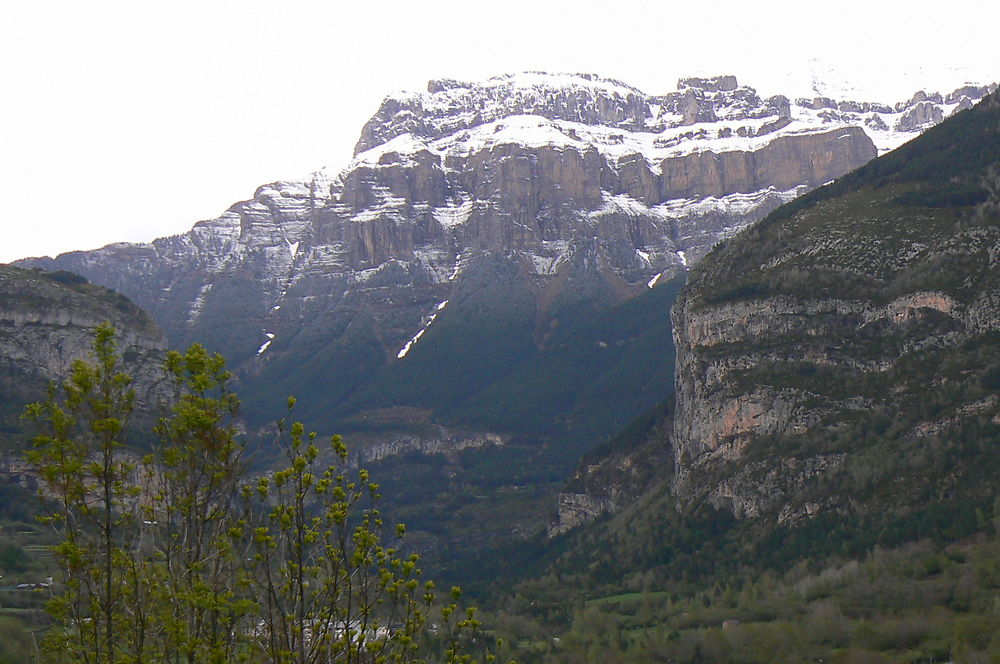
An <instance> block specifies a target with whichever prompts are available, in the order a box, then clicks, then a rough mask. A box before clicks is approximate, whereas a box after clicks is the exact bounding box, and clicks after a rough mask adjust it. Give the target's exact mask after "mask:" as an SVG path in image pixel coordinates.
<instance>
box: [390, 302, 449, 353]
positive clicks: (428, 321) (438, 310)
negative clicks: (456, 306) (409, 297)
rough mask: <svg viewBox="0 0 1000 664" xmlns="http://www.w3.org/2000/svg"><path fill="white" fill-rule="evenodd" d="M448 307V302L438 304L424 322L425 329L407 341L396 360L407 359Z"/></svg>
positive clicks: (422, 328) (421, 329)
mask: <svg viewBox="0 0 1000 664" xmlns="http://www.w3.org/2000/svg"><path fill="white" fill-rule="evenodd" d="M447 306H448V300H444V301H443V302H438V303H437V305H436V306H435V307H434V310H433V311H432V312H431V314H430V315H429V316H427V318H426V319H425V320H424V324H423V327H421V328H420V331H419V332H417V333H416V334H415V335H413V337H412V338H411V339H410V340H409V341H407V342H406V344H405V345H404V346H403V347H402V348H400V349H399V352H398V353H396V359H398V360H401V359H403V358H404V357H406V354H407V353H409V352H410V349H411V348H413V345H414V344H415V343H417V342H418V341H420V337H422V336H424V333H425V332H426V331H427V329H428V328H429V327H430V326H431V323H433V322H434V320H435V319H436V318H437V317H438V314H439V313H441V312H442V311H443V310H444V308H445V307H447Z"/></svg>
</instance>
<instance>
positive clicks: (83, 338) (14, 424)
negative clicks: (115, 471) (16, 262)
mask: <svg viewBox="0 0 1000 664" xmlns="http://www.w3.org/2000/svg"><path fill="white" fill-rule="evenodd" d="M104 322H110V323H111V324H112V325H114V327H115V328H116V330H117V331H118V342H119V348H120V350H121V352H122V355H123V357H124V358H125V360H126V361H127V362H128V365H129V371H130V372H131V373H132V374H133V376H134V378H135V388H136V397H137V401H138V405H139V407H140V408H144V407H145V408H146V409H151V408H153V407H155V406H157V405H159V403H160V401H161V400H163V399H164V398H166V396H167V395H166V394H165V392H164V389H165V383H164V381H163V378H164V376H163V375H162V369H161V363H162V361H163V357H162V354H163V352H164V350H165V348H166V339H165V338H164V336H163V333H162V332H161V331H160V329H159V328H158V327H157V326H156V324H155V323H154V322H153V321H152V319H151V318H150V317H149V316H148V315H147V314H145V313H144V312H142V311H141V310H140V309H139V308H138V307H136V306H135V305H134V304H132V303H131V302H129V301H128V300H127V299H126V298H124V297H123V296H121V295H119V294H118V293H114V292H112V291H109V290H107V289H105V288H101V287H98V286H94V285H92V284H88V283H86V282H85V281H84V280H83V279H81V278H80V277H78V276H77V275H75V274H70V273H45V272H42V271H39V270H21V269H18V268H14V267H9V266H0V423H2V433H0V441H3V442H4V443H7V444H10V445H15V446H23V444H24V442H25V441H24V440H22V439H21V431H20V424H19V422H18V416H19V415H20V413H21V411H22V409H23V407H24V404H25V403H27V402H29V401H33V400H37V399H41V398H44V396H45V387H46V385H47V384H48V382H49V381H54V380H55V381H58V380H62V379H64V378H65V377H66V375H67V373H68V371H69V369H70V366H71V365H72V363H73V361H74V360H77V359H85V358H87V357H89V354H90V350H91V348H92V347H93V342H94V336H93V335H94V329H95V328H96V327H97V326H98V325H100V324H101V323H104Z"/></svg>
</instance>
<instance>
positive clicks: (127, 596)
mask: <svg viewBox="0 0 1000 664" xmlns="http://www.w3.org/2000/svg"><path fill="white" fill-rule="evenodd" d="M95 335H96V336H95V342H94V362H93V363H89V362H84V361H82V360H80V361H76V362H74V363H73V366H72V370H71V372H70V376H69V378H68V379H67V380H66V381H65V382H64V383H63V384H62V386H61V388H57V387H56V386H54V385H53V386H51V387H50V389H49V395H48V398H47V399H46V400H45V401H44V402H39V403H33V404H30V405H29V406H28V407H27V409H26V412H25V417H26V418H27V419H29V420H32V421H34V422H37V423H39V424H40V425H41V426H42V432H41V433H39V434H38V435H37V436H35V438H34V440H33V447H32V449H31V450H30V451H29V452H28V459H29V461H30V462H32V463H33V464H34V465H35V466H36V467H37V468H38V471H39V474H40V476H41V479H42V480H43V482H44V484H45V487H46V493H47V495H48V496H49V497H50V498H51V500H52V501H53V503H54V507H55V509H54V510H53V511H52V513H51V514H50V515H49V516H47V517H45V518H44V519H43V520H44V521H45V522H47V523H49V524H51V525H53V526H54V527H56V528H59V529H60V531H61V532H62V534H63V540H62V541H61V542H60V543H59V545H58V546H56V547H55V552H54V553H55V556H56V559H57V560H58V562H59V563H60V565H61V567H62V570H63V575H64V576H63V579H62V582H63V584H64V585H65V588H66V590H65V592H63V593H61V594H59V595H57V596H56V597H55V598H54V599H53V601H52V602H51V604H50V607H49V610H50V612H51V613H52V615H53V617H54V618H55V619H56V621H57V623H58V624H59V625H60V628H59V629H56V630H53V631H52V632H51V633H50V636H49V639H48V641H47V642H46V647H47V648H48V649H49V652H51V653H52V654H53V657H58V658H59V659H60V660H62V659H65V660H66V661H73V662H86V663H88V664H89V663H90V662H95V663H96V662H120V661H121V662H124V661H141V659H142V658H143V656H144V646H145V643H144V639H143V638H142V635H143V634H144V632H145V628H146V624H147V623H146V621H147V615H146V612H145V610H144V609H143V606H144V600H145V597H144V594H145V593H144V588H143V587H142V586H143V584H142V582H141V579H142V572H141V570H139V569H137V567H136V565H135V562H136V561H135V558H134V557H133V556H132V549H133V547H134V546H135V543H136V540H137V536H138V532H139V531H138V528H137V522H138V519H137V514H136V509H135V507H136V501H135V494H136V490H137V489H136V487H135V486H133V485H132V483H131V481H130V480H131V478H132V476H133V473H134V470H135V465H134V463H132V462H131V461H129V460H128V458H127V457H126V455H125V454H124V445H125V431H126V428H127V426H128V421H129V417H130V415H131V413H132V410H133V407H134V402H135V396H134V392H133V390H132V387H131V382H132V381H131V378H130V377H129V376H128V375H127V374H126V373H125V372H124V371H122V369H121V366H120V360H119V356H118V354H117V345H116V342H115V334H114V330H113V329H112V328H111V327H110V326H109V325H101V326H100V327H98V328H97V330H96V333H95ZM130 608H131V609H132V610H129V609H130Z"/></svg>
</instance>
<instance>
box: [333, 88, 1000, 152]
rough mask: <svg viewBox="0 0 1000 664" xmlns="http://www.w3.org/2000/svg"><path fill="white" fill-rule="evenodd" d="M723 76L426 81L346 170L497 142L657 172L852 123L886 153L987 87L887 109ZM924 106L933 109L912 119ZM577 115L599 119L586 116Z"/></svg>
mask: <svg viewBox="0 0 1000 664" xmlns="http://www.w3.org/2000/svg"><path fill="white" fill-rule="evenodd" d="M727 78H728V79H731V84H729V85H726V84H721V85H723V87H726V88H727V89H718V90H712V89H708V90H706V89H699V88H695V87H692V85H691V81H694V80H701V79H688V80H686V81H682V83H683V85H679V87H680V88H681V89H682V90H683V92H681V91H678V92H674V93H669V94H667V95H664V96H660V97H654V96H647V95H645V94H643V93H642V92H641V91H639V90H638V89H636V88H633V87H630V86H627V85H625V84H623V83H620V82H618V81H612V80H609V79H602V78H599V77H596V76H588V75H567V74H544V73H541V72H528V73H525V74H511V75H507V76H501V77H494V78H492V79H489V80H487V81H485V82H483V83H480V84H468V83H455V82H450V87H448V86H446V85H445V84H442V83H441V82H435V81H432V82H431V84H430V85H429V88H430V89H431V90H435V91H434V92H427V93H420V94H403V95H400V96H399V97H395V98H390V99H387V101H386V102H385V103H384V104H383V110H382V111H380V114H379V115H377V116H376V118H373V120H372V122H370V123H369V126H372V123H373V122H375V121H376V120H378V122H377V123H376V124H377V125H379V127H378V129H379V132H380V133H379V132H376V133H374V134H372V136H371V138H370V140H369V141H368V143H370V145H369V144H366V143H365V142H364V141H362V143H359V150H358V152H357V154H356V155H355V159H354V161H353V162H352V164H351V167H350V168H357V167H359V166H365V165H367V166H375V165H377V164H379V163H381V162H382V160H383V157H384V156H385V155H386V154H390V153H395V154H396V155H397V156H399V157H401V158H408V157H412V155H414V154H416V153H418V152H420V151H424V150H427V151H430V152H433V153H436V154H438V155H439V156H441V157H442V158H444V157H447V156H449V155H451V156H459V155H461V156H468V155H471V154H475V153H477V152H480V151H482V150H489V149H492V148H494V147H496V146H498V145H504V144H516V145H520V146H524V147H531V148H537V147H542V146H552V147H557V148H560V149H566V148H572V149H576V150H581V151H582V150H586V149H590V148H595V149H597V150H598V151H600V152H601V154H603V155H605V156H607V157H610V158H613V159H621V158H623V157H627V156H631V155H636V154H639V155H642V156H643V157H645V158H646V159H647V160H648V161H649V162H650V164H651V165H655V164H657V163H659V162H660V161H662V160H663V159H665V158H670V157H677V156H682V155H686V154H690V153H693V152H701V151H712V152H730V151H737V150H741V151H754V150H757V149H759V148H761V147H763V146H764V145H766V144H768V143H769V142H770V141H772V140H774V139H776V138H779V137H781V136H787V135H795V134H804V133H818V132H825V131H830V130H832V129H836V128H837V127H849V126H853V127H861V128H862V129H864V131H865V132H866V133H867V134H868V135H869V137H871V139H872V140H873V142H874V143H875V144H876V146H877V148H878V150H879V152H880V153H883V152H887V151H889V150H891V149H894V148H896V147H898V146H899V145H901V144H902V143H904V142H906V141H908V140H910V139H911V138H913V137H914V136H916V135H917V134H918V133H919V132H920V131H922V130H923V129H926V128H927V126H930V125H931V124H936V122H939V121H940V120H941V119H943V118H945V117H948V116H950V115H952V114H953V113H955V112H956V111H958V110H961V109H963V108H967V107H969V106H971V104H972V103H974V102H975V101H977V100H978V99H979V98H981V97H982V96H983V95H984V94H985V93H986V91H987V89H988V87H987V86H981V87H980V88H977V87H976V86H970V87H969V88H968V89H961V88H960V89H958V90H956V91H955V92H953V93H951V94H949V95H947V96H944V95H941V94H936V93H930V94H927V93H924V95H923V96H918V95H915V96H914V97H912V98H911V99H909V100H907V101H902V102H899V103H897V104H895V105H890V104H888V103H881V102H857V101H853V100H850V99H832V98H827V97H823V96H821V95H819V94H818V93H817V95H816V96H815V97H809V98H805V97H800V98H796V99H795V101H794V102H792V101H790V100H789V99H788V98H787V97H784V96H781V95H775V96H772V97H769V98H767V99H762V98H760V97H759V96H758V95H757V92H756V90H754V89H753V88H751V87H747V86H737V85H736V81H735V78H733V77H719V78H718V79H705V81H706V84H709V85H720V83H719V81H722V80H723V79H727ZM813 87H814V89H815V90H821V89H823V88H821V87H820V86H818V85H814V86H813ZM390 100H391V101H392V103H391V104H390V103H389V102H390ZM922 103H923V104H930V105H931V106H932V107H933V108H932V109H931V108H928V109H924V112H922V113H916V114H915V113H914V112H913V109H914V108H915V107H916V106H918V105H920V104H922ZM608 106H610V110H609V109H608V108H607V107H608ZM583 107H588V108H592V109H593V108H600V109H601V111H600V112H598V111H594V112H593V113H591V114H590V115H588V113H587V112H585V111H584V110H582V109H583ZM389 108H391V109H395V112H390V111H389V110H387V109H389ZM585 116H586V117H585ZM591 116H593V117H591Z"/></svg>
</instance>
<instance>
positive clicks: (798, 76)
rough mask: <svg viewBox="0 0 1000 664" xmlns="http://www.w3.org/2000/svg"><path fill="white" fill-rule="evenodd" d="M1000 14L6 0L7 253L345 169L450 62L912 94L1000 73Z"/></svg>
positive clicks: (888, 8) (65, 243)
mask: <svg viewBox="0 0 1000 664" xmlns="http://www.w3.org/2000/svg"><path fill="white" fill-rule="evenodd" d="M591 5H593V6H592V7H591V8H588V7H589V6H591ZM998 18H1000V4H998V3H995V2H972V1H970V0H952V1H951V2H948V3H946V4H942V3H934V4H931V3H919V2H918V1H915V0H906V1H900V2H887V1H883V2H879V3H867V4H864V3H843V4H837V3H828V2H807V1H804V0H798V1H797V2H784V1H782V2H766V1H761V2H757V3H751V2H747V1H745V0H744V1H741V2H731V1H729V0H725V1H720V0H716V1H714V2H702V3H690V2H688V3H673V2H652V1H647V2H633V1H631V0H618V1H617V2H612V3H608V2H600V3H586V2H580V1H579V0H574V1H572V2H545V0H534V1H531V2H523V1H521V0H506V1H505V0H498V1H496V2H477V1H476V0H461V1H455V2H451V1H438V0H417V1H415V0H407V1H404V2H397V1H395V0H377V1H373V2H361V1H356V0H350V1H339V2H338V1H336V0H326V1H319V0H316V1H306V0H272V1H270V2H261V1H258V0H231V1H225V0H195V1H189V0H168V1H162V0H161V1H159V2H152V1H148V0H121V1H109V0H88V1H87V2H75V1H72V0H63V1H59V2H55V1H52V0H0V186H2V188H3V190H2V194H0V195H2V199H0V200H2V203H0V231H2V232H0V262H2V261H9V260H13V259H16V258H21V257H25V256H32V255H43V254H49V255H54V254H56V253H59V252H62V251H68V250H72V249H89V248H94V247H97V246H101V245H104V244H107V243H109V242H115V241H122V240H127V241H144V240H151V239H153V238H154V237H159V236H163V235H170V234H175V233H182V232H184V231H186V230H188V229H189V228H190V227H191V225H192V224H193V223H194V222H196V221H198V220H200V219H207V218H212V217H215V216H217V215H219V214H220V213H221V212H222V211H223V210H225V209H226V208H227V207H228V206H229V205H231V204H232V203H234V202H236V201H239V200H244V199H247V198H249V197H251V196H252V195H253V191H254V189H255V188H256V187H257V186H258V185H260V184H264V183H267V182H270V181H273V180H277V179H281V178H294V177H300V176H304V175H306V174H308V173H310V172H312V171H314V170H317V169H318V168H320V167H323V166H327V167H330V168H333V169H336V168H339V167H340V166H342V165H344V164H346V162H347V161H348V160H349V158H350V156H351V153H352V150H353V147H354V144H355V142H356V141H357V138H358V134H359V132H360V129H361V126H362V124H363V123H364V122H365V121H366V120H367V119H368V118H369V117H370V116H371V115H372V114H373V113H374V112H375V110H376V109H377V108H378V105H379V102H380V101H381V99H382V98H383V97H384V96H385V95H386V94H388V93H390V92H392V91H393V90H399V89H406V90H423V89H425V86H426V82H427V80H428V79H430V78H441V77H453V78H460V79H479V78H486V77H489V76H492V75H495V74H499V73H505V72H512V71H522V70H529V69H531V70H544V71H553V72H564V71H568V72H594V73H598V74H601V75H604V76H610V77H614V78H619V79H621V80H623V81H625V82H627V83H631V84H632V85H635V86H637V87H639V88H641V89H643V90H644V91H646V92H648V93H663V92H668V91H672V90H674V89H675V84H676V81H677V78H678V77H679V76H687V75H698V74H721V73H732V74H736V75H737V76H738V77H739V78H740V81H741V82H742V83H746V84H748V85H751V86H754V87H756V88H757V89H758V90H759V91H760V92H762V93H765V94H772V93H776V92H785V90H784V89H782V88H783V81H784V82H785V83H787V82H789V81H792V82H795V83H796V84H797V85H798V88H797V89H796V90H792V94H795V93H796V92H798V91H799V89H801V88H803V87H804V86H805V84H806V83H807V82H808V80H809V79H808V76H809V69H810V66H811V65H810V61H811V60H813V59H815V58H819V59H820V60H821V61H822V62H823V66H828V67H833V68H835V69H836V71H837V74H838V75H839V76H841V77H842V78H843V80H849V81H851V82H852V83H854V84H856V85H857V86H858V87H859V88H861V90H862V91H864V90H867V91H868V92H869V94H867V95H865V96H866V97H867V98H870V99H879V100H882V101H889V102H895V101H899V100H900V99H902V98H904V97H908V96H909V95H910V93H912V92H913V91H914V90H916V89H917V88H918V87H922V86H924V85H926V84H928V81H930V85H932V86H933V85H940V86H941V87H947V88H948V89H947V90H942V91H945V92H947V91H950V90H951V89H953V88H955V87H957V86H958V85H960V84H961V83H963V82H964V79H965V78H967V77H969V75H971V76H972V77H974V78H977V79H979V80H981V81H982V82H985V81H986V80H1000V55H998V53H997V49H996V48H995V44H996V26H997V25H998V21H997V19H998ZM958 70H961V71H958ZM913 72H917V74H916V75H914V74H912V73H913ZM904 74H906V75H904ZM934 81H938V82H934ZM941 81H943V82H941ZM881 91H884V93H883V94H880V92H881Z"/></svg>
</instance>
